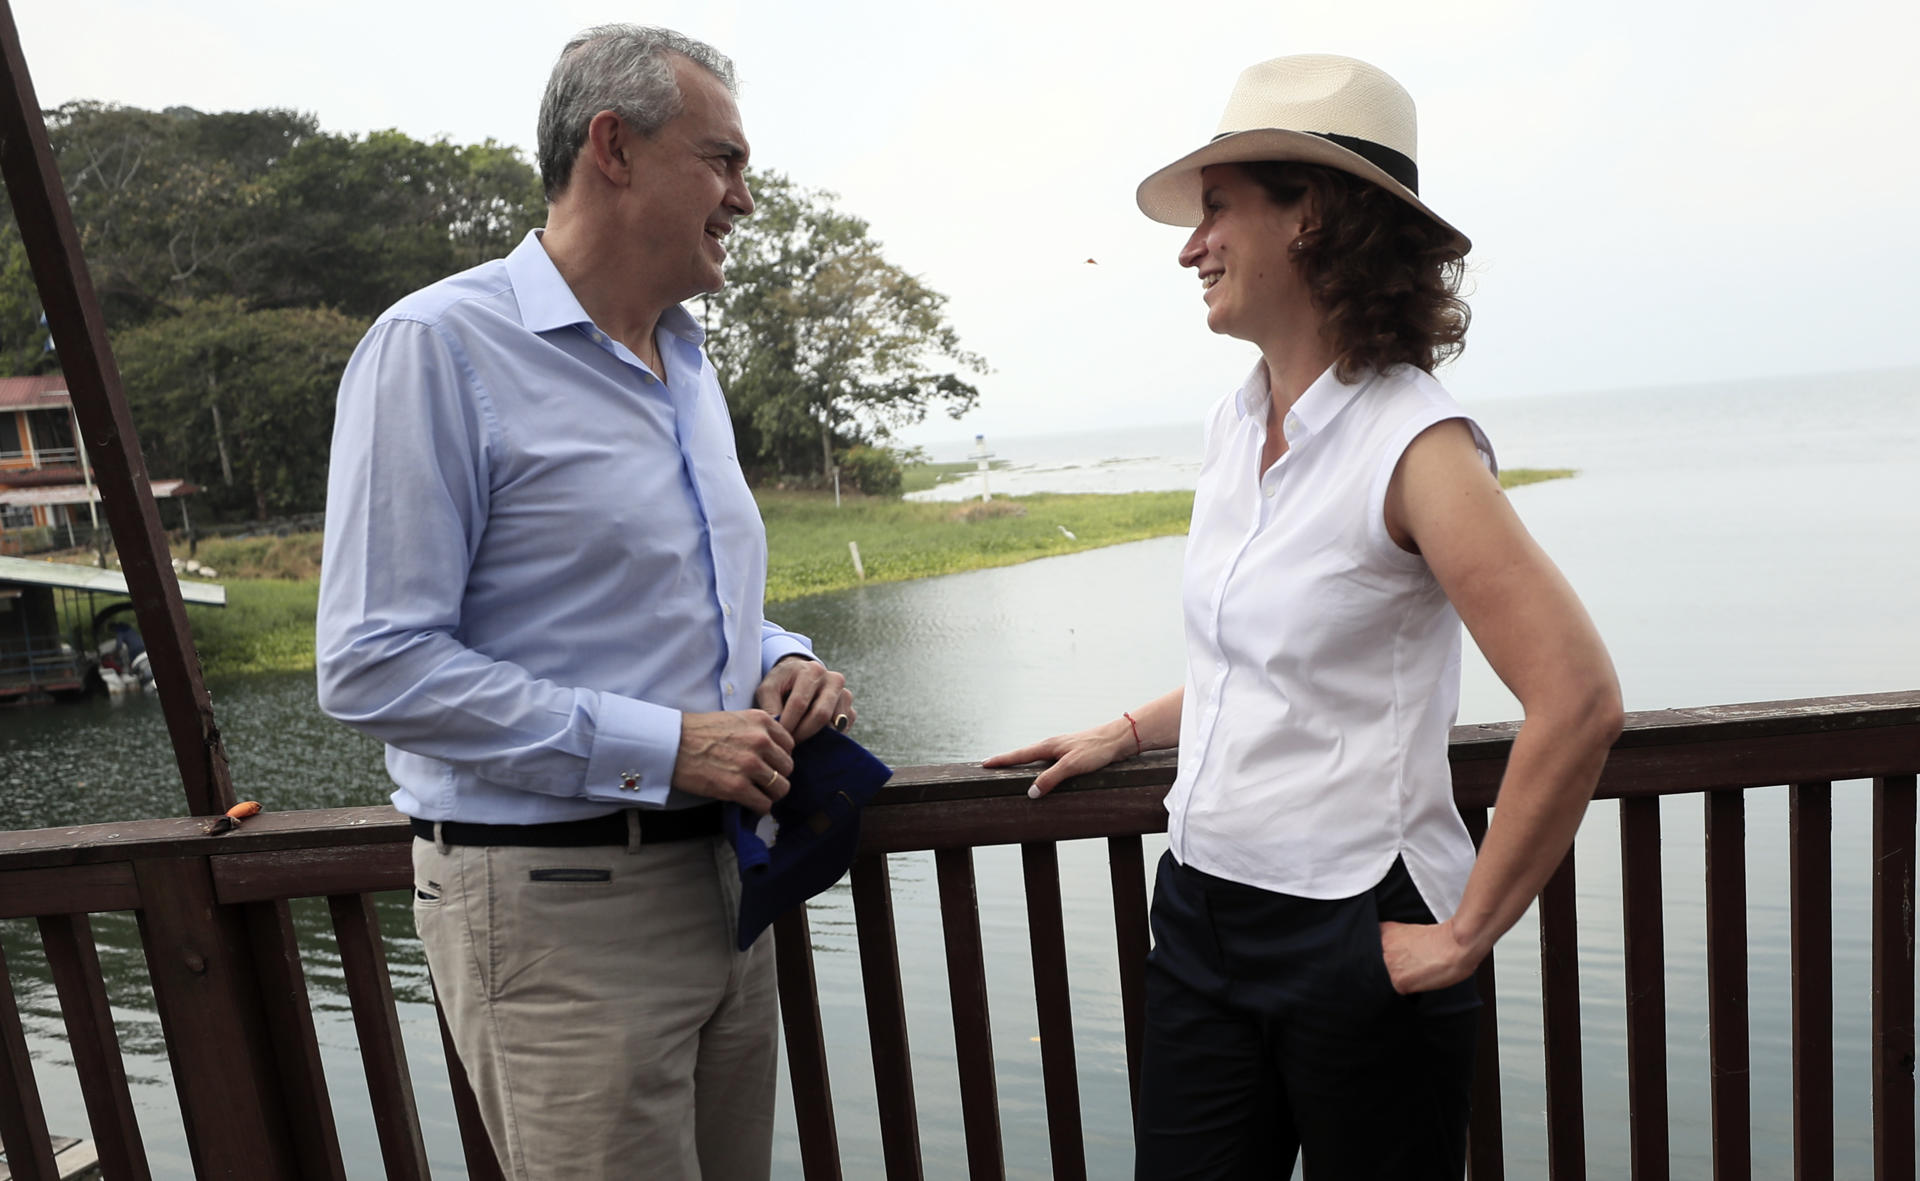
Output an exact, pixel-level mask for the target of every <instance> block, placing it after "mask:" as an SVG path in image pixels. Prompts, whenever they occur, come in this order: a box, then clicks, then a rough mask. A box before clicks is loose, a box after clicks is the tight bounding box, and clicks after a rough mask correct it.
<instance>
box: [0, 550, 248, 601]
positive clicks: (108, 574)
mask: <svg viewBox="0 0 1920 1181" xmlns="http://www.w3.org/2000/svg"><path fill="white" fill-rule="evenodd" d="M9 582H25V583H31V584H33V585H35V586H64V587H67V588H69V589H72V590H81V591H97V592H99V593H100V594H103V595H124V594H126V593H127V579H126V576H125V575H123V574H121V573H120V572H119V571H118V570H102V569H100V568H98V567H96V566H74V565H70V564H68V563H66V562H36V561H34V560H33V559H32V558H5V557H0V584H5V583H9ZM180 597H181V598H182V599H185V600H186V601H187V602H189V603H200V604H202V605H204V606H208V607H224V606H226V605H227V588H226V587H224V586H221V585H220V584H219V583H217V582H188V581H187V580H186V579H184V578H183V579H181V580H180Z"/></svg>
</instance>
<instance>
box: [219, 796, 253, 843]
mask: <svg viewBox="0 0 1920 1181" xmlns="http://www.w3.org/2000/svg"><path fill="white" fill-rule="evenodd" d="M259 814H260V801H259V800H241V801H240V802H239V803H237V804H235V805H234V806H233V807H231V808H228V809H227V814H226V815H225V816H215V817H214V818H213V819H212V820H209V821H207V835H208V836H210V837H217V836H219V835H220V834H221V833H223V832H231V831H232V830H234V829H236V828H239V827H240V822H241V821H242V820H245V819H246V818H247V817H249V816H258V815H259Z"/></svg>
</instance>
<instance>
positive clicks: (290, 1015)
mask: <svg viewBox="0 0 1920 1181" xmlns="http://www.w3.org/2000/svg"><path fill="white" fill-rule="evenodd" d="M238 909H239V911H240V914H241V916H242V920H243V921H244V923H245V924H246V930H247V940H248V942H249V943H250V944H251V945H252V947H253V964H254V969H255V971H256V972H258V973H259V979H260V999H261V1004H262V1006H263V1007H264V1008H265V1010H266V1015H267V1033H268V1036H269V1037H271V1038H272V1039H273V1053H274V1063H273V1066H274V1070H275V1073H276V1075H277V1077H278V1078H279V1080H280V1090H281V1094H283V1095H285V1096H286V1099H287V1102H286V1108H287V1117H288V1121H289V1123H290V1125H291V1134H292V1136H293V1145H294V1156H295V1157H296V1158H297V1159H298V1160H299V1162H300V1176H301V1178H302V1181H346V1176H347V1169H346V1165H345V1164H344V1163H342V1161H341V1159H340V1133H339V1130H338V1129H337V1128H336V1127H335V1126H334V1122H333V1102H332V1100H331V1099H329V1098H328V1095H327V1071H326V1066H325V1064H324V1063H322V1062H321V1060H320V1039H319V1037H318V1036H317V1034H316V1033H315V1031H314V1026H313V1006H312V1003H311V1002H310V1001H309V1000H308V997H307V976H306V971H305V969H304V968H303V966H302V964H301V961H300V941H299V937H298V936H297V935H296V933H295V931H294V926H293V911H292V908H291V907H289V906H288V905H287V903H286V902H285V901H284V900H276V901H273V902H253V903H248V904H247V905H245V906H242V907H239V908H238Z"/></svg>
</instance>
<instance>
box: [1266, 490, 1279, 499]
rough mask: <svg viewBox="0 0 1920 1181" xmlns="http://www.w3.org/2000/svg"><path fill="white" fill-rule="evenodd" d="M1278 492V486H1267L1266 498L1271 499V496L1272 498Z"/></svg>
mask: <svg viewBox="0 0 1920 1181" xmlns="http://www.w3.org/2000/svg"><path fill="white" fill-rule="evenodd" d="M1279 494H1280V490H1279V489H1278V488H1268V489H1267V499H1268V500H1272V499H1273V498H1274V497H1275V496H1278V495H1279Z"/></svg>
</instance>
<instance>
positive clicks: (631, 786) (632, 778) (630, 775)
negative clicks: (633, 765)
mask: <svg viewBox="0 0 1920 1181" xmlns="http://www.w3.org/2000/svg"><path fill="white" fill-rule="evenodd" d="M620 790H621V791H639V790H640V772H638V771H622V772H620Z"/></svg>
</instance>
